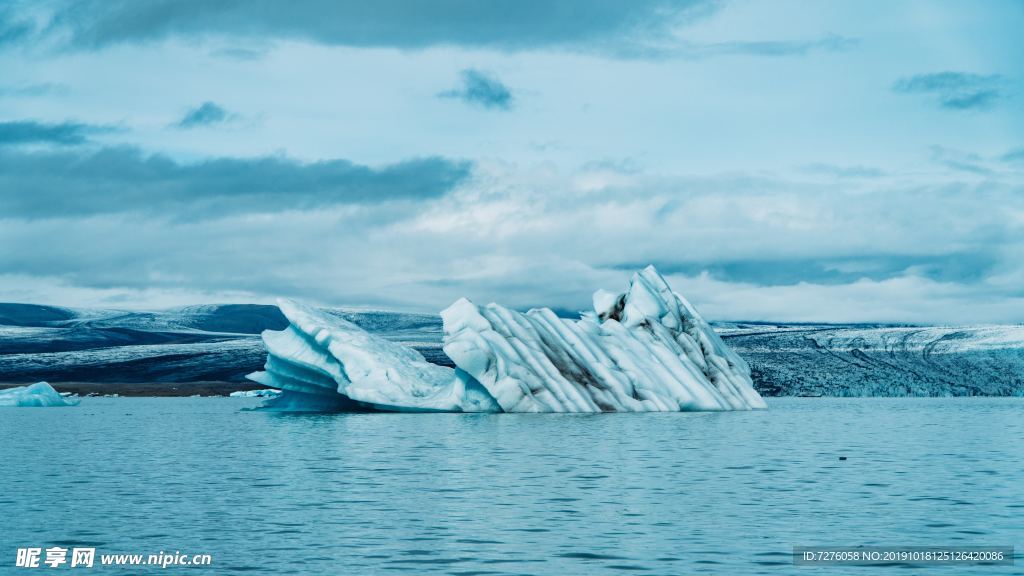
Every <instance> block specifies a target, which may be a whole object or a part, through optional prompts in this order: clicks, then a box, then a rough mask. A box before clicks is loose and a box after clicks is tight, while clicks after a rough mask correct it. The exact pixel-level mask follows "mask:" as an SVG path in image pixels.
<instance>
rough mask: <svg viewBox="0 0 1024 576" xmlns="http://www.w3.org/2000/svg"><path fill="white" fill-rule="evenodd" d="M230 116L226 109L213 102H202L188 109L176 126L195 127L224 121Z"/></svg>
mask: <svg viewBox="0 0 1024 576" xmlns="http://www.w3.org/2000/svg"><path fill="white" fill-rule="evenodd" d="M229 118H230V115H229V114H228V111H227V110H225V109H224V108H223V107H221V106H220V105H218V104H217V103H215V102H209V101H207V102H203V103H202V104H200V105H199V106H196V107H195V108H193V109H191V110H189V111H188V112H187V113H185V116H184V117H183V118H182V119H181V120H180V121H179V122H178V128H196V127H199V126H210V125H213V124H220V123H223V122H226V121H227V120H228V119H229Z"/></svg>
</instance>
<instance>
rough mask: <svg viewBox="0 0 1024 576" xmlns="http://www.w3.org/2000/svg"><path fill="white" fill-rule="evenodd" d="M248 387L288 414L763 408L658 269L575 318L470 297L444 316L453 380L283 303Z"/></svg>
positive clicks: (357, 331)
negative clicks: (271, 393) (271, 391)
mask: <svg viewBox="0 0 1024 576" xmlns="http://www.w3.org/2000/svg"><path fill="white" fill-rule="evenodd" d="M279 306H280V308H281V311H282V312H283V313H284V315H285V317H286V318H287V319H288V321H289V323H290V325H289V326H288V328H286V329H285V330H283V331H266V332H264V333H263V341H264V344H265V345H266V348H267V352H268V356H267V362H266V366H265V370H264V371H263V372H256V373H253V374H251V375H250V376H249V378H250V379H251V380H253V381H255V382H258V383H260V384H263V385H265V386H268V387H272V388H278V389H281V390H282V391H283V393H282V394H281V396H279V397H278V398H275V399H273V400H271V401H270V402H269V403H268V407H270V408H278V409H284V410H303V409H309V410H384V411H428V412H652V411H661V412H676V411H690V410H749V409H754V408H765V403H764V400H763V399H762V398H761V396H760V395H759V394H758V393H757V392H756V391H755V390H754V387H753V385H752V383H751V379H750V368H749V367H748V366H747V364H746V362H744V361H743V359H741V358H740V357H739V356H737V355H736V354H735V353H734V352H733V351H732V350H730V349H729V348H728V347H727V346H726V345H725V344H724V343H723V342H722V340H721V339H720V338H719V337H718V335H717V334H715V332H714V331H713V330H712V329H711V327H710V326H709V325H708V324H707V322H705V321H704V319H703V318H701V316H700V315H699V314H698V313H697V311H696V310H695V309H694V308H693V306H691V305H690V303H689V302H687V301H686V299H684V298H683V297H682V296H680V295H678V294H676V293H675V292H673V291H672V289H671V288H670V287H669V286H668V284H667V283H666V282H665V279H664V278H662V277H661V275H659V274H658V272H657V270H655V269H654V267H653V266H649V267H647V268H646V269H645V270H643V271H642V272H639V273H637V274H634V275H633V278H632V280H631V282H630V286H629V289H628V290H627V291H626V292H624V293H622V294H613V293H610V292H605V291H603V290H599V291H598V292H596V293H595V294H594V311H593V312H587V313H584V314H583V315H582V317H581V318H580V319H578V320H568V319H564V318H559V317H558V316H556V315H555V313H554V312H552V311H551V310H550V309H547V308H538V309H533V310H530V311H529V312H526V313H525V314H524V313H520V312H517V311H514V310H510V309H508V308H504V307H502V306H499V305H497V304H488V305H486V306H477V305H475V304H473V303H472V302H470V301H469V300H466V299H465V298H463V299H461V300H459V301H458V302H455V303H454V304H452V305H451V306H449V307H448V308H447V309H446V310H444V311H443V312H442V313H441V318H442V320H443V321H444V351H445V353H446V354H447V355H448V356H449V357H450V358H451V359H452V360H453V361H454V362H455V365H456V368H455V369H454V370H453V369H451V368H447V367H444V366H438V365H435V364H431V363H429V362H427V361H426V360H425V359H424V358H423V356H422V355H421V354H420V353H419V352H417V351H416V350H413V349H411V348H409V347H406V346H403V345H401V344H398V343H395V342H390V341H388V340H385V339H383V338H381V337H379V336H376V335H373V334H370V333H369V332H367V331H365V330H363V329H362V328H359V327H358V326H356V325H355V324H352V323H351V322H348V321H346V320H344V319H343V318H340V317H338V316H335V315H332V314H330V313H326V312H321V311H317V310H313V309H311V308H308V307H305V306H302V305H300V304H297V303H295V302H291V301H288V300H281V301H280V302H279Z"/></svg>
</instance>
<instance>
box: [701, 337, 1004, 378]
mask: <svg viewBox="0 0 1024 576" xmlns="http://www.w3.org/2000/svg"><path fill="white" fill-rule="evenodd" d="M718 332H719V334H721V335H722V338H723V339H724V340H725V341H726V343H728V344H729V346H730V347H732V349H733V350H735V351H736V352H737V353H738V354H739V355H740V356H742V357H743V358H745V359H746V360H747V362H749V363H750V366H751V371H752V376H753V379H754V383H755V385H756V386H757V388H758V390H759V391H761V393H762V394H766V395H769V396H782V395H785V396H1020V395H1024V326H1021V325H1010V326H957V327H940V326H835V325H819V326H810V325H799V326H796V325H757V324H748V325H735V324H732V325H728V326H719V327H718Z"/></svg>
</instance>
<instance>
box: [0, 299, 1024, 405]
mask: <svg viewBox="0 0 1024 576" xmlns="http://www.w3.org/2000/svg"><path fill="white" fill-rule="evenodd" d="M327 312H328V313H330V314H334V315H337V316H339V317H341V318H344V319H346V320H349V321H351V322H353V323H355V324H357V325H359V326H361V327H363V328H365V329H366V330H368V331H370V332H372V333H375V334H379V335H381V336H383V337H385V338H387V339H389V340H392V341H395V342H400V343H403V344H406V345H409V346H412V347H413V348H415V349H416V350H418V351H419V352H420V353H421V354H423V355H424V357H425V358H426V359H427V360H429V361H431V362H433V363H436V364H441V365H446V366H451V365H452V363H451V361H450V360H449V359H448V358H447V356H446V355H445V354H444V352H443V351H442V349H441V343H442V338H443V335H442V324H441V318H440V317H439V316H435V315H430V314H407V313H400V312H387V311H365V310H354V309H343V310H336V309H334V310H328V311H327ZM287 324H288V323H287V321H286V320H285V318H284V316H283V315H282V314H281V313H280V311H279V310H278V309H277V307H276V306H263V305H248V304H239V305H234V304H233V305H220V306H199V307H187V308H179V309H173V310H163V311H158V312H135V311H130V312H129V311H118V310H85V309H70V308H61V307H55V306H37V305H30V304H0V382H11V383H22V384H24V383H30V382H36V381H39V380H48V381H50V382H69V381H80V382H194V381H211V380H221V381H234V382H242V381H243V379H244V377H245V375H246V374H248V373H250V372H252V371H254V370H259V369H260V368H261V367H262V366H263V363H264V361H265V360H266V349H265V348H264V346H263V343H262V342H261V341H260V339H259V333H260V332H262V331H263V330H265V329H269V330H281V329H283V328H284V327H285V326H287ZM712 325H713V326H714V327H715V329H716V331H717V332H718V333H719V334H720V335H721V336H722V338H723V339H724V340H725V342H726V344H728V345H729V347H731V348H732V349H733V350H734V351H736V352H737V353H738V354H739V355H740V357H742V358H743V359H745V360H746V361H747V362H748V363H749V364H750V367H751V372H752V375H753V379H754V385H755V387H756V388H757V389H758V391H759V392H761V394H762V395H765V396H780V395H805V396H818V395H823V396H851V395H860V396H906V395H917V396H943V395H997V396H1006V395H1022V394H1024V326H1020V325H1013V326H971V327H934V326H916V327H915V326H882V325H871V326H865V325H793V324H761V323H759V324H754V323H717V324H716V323H712Z"/></svg>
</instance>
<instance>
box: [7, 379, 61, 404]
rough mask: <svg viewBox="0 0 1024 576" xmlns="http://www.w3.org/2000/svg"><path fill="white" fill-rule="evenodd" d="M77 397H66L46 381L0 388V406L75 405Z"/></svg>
mask: <svg viewBox="0 0 1024 576" xmlns="http://www.w3.org/2000/svg"><path fill="white" fill-rule="evenodd" d="M77 405H78V399H77V398H66V397H64V396H61V394H60V392H57V391H56V390H54V389H53V386H50V384H49V383H47V382H36V383H35V384H32V385H29V386H19V387H17V388H7V389H6V390H0V406H4V407H9V406H18V407H36V408H38V407H49V406H77Z"/></svg>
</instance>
